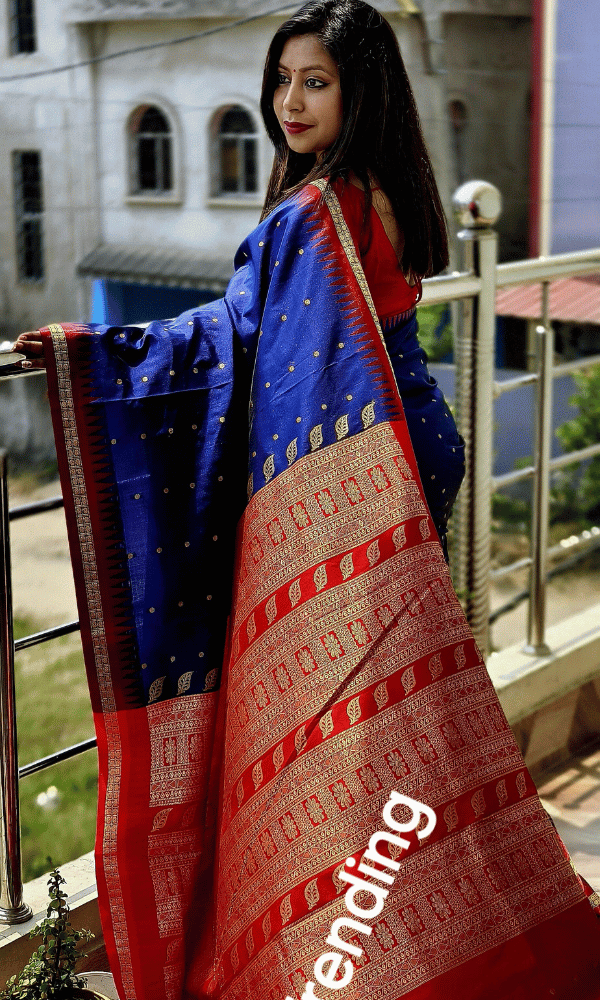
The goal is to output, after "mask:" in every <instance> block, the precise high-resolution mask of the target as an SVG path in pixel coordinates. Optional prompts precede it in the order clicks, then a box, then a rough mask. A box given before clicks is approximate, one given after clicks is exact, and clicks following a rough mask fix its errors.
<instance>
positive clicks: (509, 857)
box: [43, 185, 600, 1000]
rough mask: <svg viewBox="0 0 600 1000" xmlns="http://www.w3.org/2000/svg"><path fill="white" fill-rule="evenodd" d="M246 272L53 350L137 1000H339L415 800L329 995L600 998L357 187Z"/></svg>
mask: <svg viewBox="0 0 600 1000" xmlns="http://www.w3.org/2000/svg"><path fill="white" fill-rule="evenodd" d="M235 266H236V270H235V274H234V277H233V279H232V281H231V284H230V285H229V288H228V291H227V293H226V295H225V297H224V299H221V300H219V301H217V302H213V303H209V304H208V305H205V306H202V307H201V308H199V309H197V310H192V311H190V312H188V313H186V314H184V315H183V316H181V317H179V318H178V319H176V320H174V321H165V322H160V323H159V322H156V323H152V324H150V326H149V327H148V328H147V329H145V330H144V329H138V328H135V327H127V328H115V327H84V326H77V325H71V326H61V325H53V326H51V327H49V328H48V329H47V330H45V331H43V337H44V341H45V344H46V357H47V367H48V378H49V386H50V395H51V404H52V409H53V418H54V424H55V432H56V439H57V447H58V453H59V464H60V469H61V475H62V479H63V484H64V493H65V508H66V513H67V519H68V526H69V533H70V543H71V548H72V556H73V565H74V572H75V576H76V584H77V591H78V602H79V611H80V618H81V626H82V640H83V645H84V650H85V658H86V666H87V671H88V679H89V685H90V692H91V699H92V708H93V713H94V721H95V726H96V733H97V738H98V754H99V767H100V785H99V804H98V832H97V842H96V857H97V878H98V892H99V901H100V908H101V915H102V922H103V928H104V934H105V941H106V945H107V950H108V953H109V956H110V961H111V967H112V971H113V973H114V976H115V979H116V982H117V985H118V988H119V992H120V995H121V997H122V998H123V1000H134V998H137V1000H183V998H185V1000H192V998H193V1000H198V998H201V997H206V998H213V997H214V998H219V1000H221V998H223V1000H246V998H250V997H252V998H253V1000H284V998H286V997H290V998H292V1000H299V998H301V997H303V996H309V995H310V991H309V992H308V993H307V992H306V991H307V985H306V984H307V983H309V984H310V983H314V980H315V963H316V962H317V961H318V959H319V956H322V955H323V953H324V952H327V951H328V949H329V948H330V946H329V945H328V944H326V940H327V937H328V935H329V934H330V932H331V928H332V925H333V923H334V921H336V920H338V919H340V918H344V917H347V916H348V909H347V904H346V903H345V899H346V896H345V893H346V892H347V890H348V877H347V876H348V873H349V871H351V870H352V868H353V865H356V864H357V863H358V862H359V861H360V860H361V858H362V857H363V855H364V852H365V850H366V848H367V845H368V844H369V842H370V838H371V837H372V836H373V834H374V833H375V832H376V831H377V830H380V829H381V828H382V823H383V820H382V815H383V811H384V808H385V806H386V803H388V802H389V801H390V797H391V796H393V794H394V793H396V794H400V795H402V796H406V797H409V798H410V799H412V800H416V801H417V802H419V803H423V805H424V806H426V807H427V809H428V810H430V811H432V813H433V815H434V817H435V825H434V827H433V828H432V827H431V824H429V826H428V827H427V831H426V832H427V835H426V836H420V834H423V833H424V830H423V824H422V823H420V824H419V827H418V828H417V829H416V830H413V831H412V833H410V834H407V838H406V839H407V840H408V846H406V845H401V846H398V844H396V843H394V841H393V838H392V839H391V840H390V841H389V847H388V849H387V852H386V851H385V850H384V848H382V849H381V850H384V856H385V858H387V857H388V856H389V861H385V860H384V862H383V863H384V865H385V864H387V865H388V875H389V871H392V870H393V873H394V876H393V885H391V886H390V882H389V877H388V881H387V884H386V899H385V905H384V906H383V909H382V911H381V913H380V914H378V915H377V919H376V920H375V921H374V922H371V924H370V928H371V929H370V931H369V932H368V933H367V931H363V933H362V934H361V933H359V932H358V931H357V930H356V929H353V928H352V925H348V927H349V928H350V930H349V931H348V929H346V932H345V937H346V941H347V944H348V947H346V950H345V951H344V949H343V948H342V952H341V955H342V959H343V960H348V959H349V958H351V967H350V981H348V982H346V983H345V984H344V982H343V981H342V979H341V975H342V974H341V972H340V974H339V975H338V976H337V978H336V976H335V975H333V974H332V975H331V976H330V979H329V980H328V981H329V983H330V985H329V986H328V987H327V988H325V987H324V986H322V985H317V986H316V987H315V989H316V994H314V993H313V994H312V995H316V996H318V997H320V998H321V1000H325V998H328V997H330V996H332V995H335V994H338V995H339V997H340V1000H359V998H363V997H369V998H372V1000H376V998H380V1000H399V998H408V1000H448V998H453V1000H454V998H456V1000H458V998H459V997H460V998H461V1000H484V998H485V1000H525V998H527V1000H531V998H538V997H556V998H563V1000H566V998H570V997H577V998H578V1000H592V998H597V997H599V996H600V964H599V962H600V954H599V950H598V945H599V943H600V927H599V925H598V921H597V918H596V916H595V914H594V912H593V910H592V907H591V905H590V902H589V901H588V899H587V898H586V895H585V893H584V891H583V888H582V885H581V883H580V881H579V879H578V877H577V876H576V874H575V873H574V871H573V869H572V867H571V865H570V863H569V859H568V858H567V857H566V856H565V853H564V851H563V849H562V847H561V844H560V841H559V840H558V838H557V836H556V834H555V832H554V829H553V827H552V825H551V823H550V821H549V819H548V817H547V816H546V814H545V812H544V810H543V809H542V808H541V806H540V803H539V800H538V798H537V795H536V792H535V787H534V785H533V783H532V781H531V778H530V776H529V774H528V772H527V770H526V768H525V766H524V763H523V760H522V757H521V755H520V753H519V751H518V748H517V746H516V744H515V741H514V738H513V735H512V732H511V730H510V728H509V726H508V724H507V722H506V719H505V717H504V715H503V713H502V710H501V708H500V706H499V703H498V700H497V697H496V694H495V692H494V689H493V687H492V684H491V682H490V680H489V677H488V675H487V673H486V669H485V666H484V663H483V662H482V657H481V655H480V653H479V650H478V649H477V646H476V644H475V642H474V640H473V637H472V635H471V632H470V630H469V628H468V625H467V623H466V621H465V618H464V614H463V612H462V610H461V607H460V604H459V603H458V600H457V598H456V596H455V594H454V591H453V588H452V584H451V581H450V577H449V572H448V568H447V566H446V563H445V560H444V556H443V553H442V549H441V546H440V544H439V541H438V538H437V535H436V533H435V530H434V527H433V523H432V520H431V517H430V514H429V511H428V509H427V506H426V504H425V501H424V498H423V489H422V485H421V482H420V480H419V475H418V470H417V467H416V463H415V460H414V455H413V450H412V447H411V442H410V438H409V435H408V432H407V428H406V422H405V420H404V416H403V412H402V405H401V401H400V398H399V395H398V392H397V388H396V385H395V382H394V378H393V373H392V369H391V366H390V362H389V359H388V357H387V354H386V350H385V346H384V343H383V340H382V336H381V331H380V328H379V325H378V322H377V317H376V315H375V312H374V309H373V305H372V302H371V298H370V294H369V289H368V287H367V285H366V282H365V279H364V275H363V273H362V270H361V267H360V263H359V260H358V258H357V256H356V251H355V248H354V244H353V242H352V239H351V237H350V235H349V233H348V230H347V228H346V226H345V223H344V219H343V216H342V214H341V211H340V209H339V203H338V202H337V199H336V197H335V194H334V193H333V192H332V191H331V190H330V189H326V188H324V187H323V186H321V187H319V186H316V185H315V186H310V187H307V188H306V189H305V190H304V191H303V192H302V194H301V195H300V196H297V197H296V198H295V199H291V200H290V201H288V202H285V203H283V204H282V205H281V206H279V208H277V209H276V210H275V211H274V212H273V213H272V214H271V215H270V216H269V218H268V219H266V220H265V221H264V222H263V223H262V224H261V225H260V226H259V227H258V228H257V229H256V230H255V231H254V232H253V233H252V234H251V235H250V236H249V237H248V239H247V240H246V241H245V242H244V244H242V246H241V248H240V250H239V251H238V254H237V256H236V261H235ZM395 815H396V818H397V819H398V818H399V819H400V820H402V819H403V818H404V820H406V811H404V813H403V812H402V808H400V810H399V811H398V812H396V814H395ZM423 818H424V817H421V819H423ZM408 826H410V824H407V825H405V827H404V829H407V828H408ZM363 870H364V869H363ZM382 871H385V868H382V867H381V864H380V866H379V867H377V866H375V868H374V869H373V872H374V874H372V875H369V874H366V875H364V876H363V877H364V879H365V880H366V882H368V883H374V882H375V881H376V879H377V878H378V877H379V879H380V882H381V881H385V879H383V878H382V877H381V875H380V874H379V875H378V874H377V873H378V872H379V873H381V872H382ZM368 895H369V892H368V891H366V890H365V889H363V892H362V893H360V892H359V893H358V896H357V898H359V897H361V896H363V897H364V898H365V899H366V897H368ZM363 905H366V904H364V902H363ZM352 948H353V950H352ZM322 968H323V966H321V969H322ZM346 968H348V967H346ZM330 971H331V970H330ZM345 980H347V976H346V977H345ZM320 982H321V980H319V983H320ZM308 989H310V988H308ZM331 991H333V993H332V992H331Z"/></svg>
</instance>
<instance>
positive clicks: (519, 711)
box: [487, 605, 600, 726]
mask: <svg viewBox="0 0 600 1000" xmlns="http://www.w3.org/2000/svg"><path fill="white" fill-rule="evenodd" d="M546 642H547V644H548V646H549V647H550V649H551V653H550V654H549V655H546V656H531V655H529V654H527V653H524V652H523V645H524V643H523V642H522V641H521V642H520V643H518V644H516V645H514V646H510V647H509V648H508V649H503V650H502V652H500V653H492V655H491V656H490V657H489V660H488V664H487V666H488V670H489V673H490V676H491V678H492V681H493V683H494V687H495V688H496V691H497V692H498V697H499V699H500V703H501V705H502V708H503V709H504V712H505V713H506V717H507V719H508V721H509V722H510V724H511V726H515V725H517V724H518V723H519V722H521V721H522V720H523V719H525V718H527V717H528V716H530V715H532V714H533V713H534V712H538V711H540V709H542V708H545V707H546V706H547V705H550V704H552V703H553V702H556V701H559V700H561V699H562V698H564V696H565V695H568V694H569V693H570V692H572V691H575V690H578V689H579V688H581V687H583V686H584V685H585V684H589V683H590V682H592V681H595V680H597V679H598V678H600V605H596V606H595V607H593V608H589V609H588V610H587V611H582V612H581V613H580V614H578V615H573V616H572V617H571V618H567V619H565V620H564V621H563V622H561V623H560V624H559V625H554V626H553V627H552V628H549V629H548V632H547V637H546Z"/></svg>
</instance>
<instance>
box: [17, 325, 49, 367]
mask: <svg viewBox="0 0 600 1000" xmlns="http://www.w3.org/2000/svg"><path fill="white" fill-rule="evenodd" d="M13 351H15V352H16V353H17V354H24V355H25V361H21V362H20V364H21V368H45V367H46V362H45V361H44V348H43V345H42V338H41V336H40V331H39V330H29V331H28V332H27V333H20V334H19V336H18V338H17V340H16V341H15V343H14V346H13Z"/></svg>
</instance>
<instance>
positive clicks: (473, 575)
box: [453, 181, 501, 656]
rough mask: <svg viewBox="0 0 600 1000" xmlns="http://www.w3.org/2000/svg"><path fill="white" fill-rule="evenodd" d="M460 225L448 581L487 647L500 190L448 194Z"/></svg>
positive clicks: (484, 186) (469, 186) (471, 186)
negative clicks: (458, 439) (458, 467)
mask: <svg viewBox="0 0 600 1000" xmlns="http://www.w3.org/2000/svg"><path fill="white" fill-rule="evenodd" d="M453 203H454V208H455V211H456V213H457V216H458V219H459V221H460V222H461V223H462V225H463V226H464V227H465V228H464V229H463V230H461V232H459V234H458V239H459V240H460V242H461V243H462V246H463V253H464V258H465V259H464V265H465V270H470V271H472V272H473V273H474V274H475V275H476V276H477V277H479V278H480V279H481V291H480V292H479V294H478V295H477V296H475V297H474V298H472V299H463V300H462V303H461V316H460V322H459V326H458V330H457V336H456V341H455V363H456V410H457V422H458V426H459V429H460V432H461V434H462V435H463V437H464V438H465V443H466V473H465V482H464V484H463V486H462V489H461V492H460V494H459V499H458V503H457V510H456V513H455V515H454V529H455V534H456V545H455V557H454V560H453V575H454V582H455V585H456V589H457V591H458V594H459V596H460V598H461V600H462V602H463V607H464V609H465V613H466V615H467V619H468V621H469V624H470V625H471V628H472V629H473V634H474V636H475V639H476V641H477V643H478V645H479V647H480V649H481V651H482V653H483V655H484V656H485V655H486V654H487V652H488V645H489V605H490V599H489V578H490V533H491V502H490V492H491V478H492V431H493V422H492V421H493V384H494V342H495V326H496V319H495V314H496V309H495V298H496V266H497V260H498V248H497V247H498V238H497V235H496V232H495V231H494V229H492V226H493V225H494V223H495V222H496V220H497V219H498V217H499V215H500V210H501V197H500V192H499V191H498V189H497V188H496V187H494V185H493V184H488V183H487V182H486V181H469V182H468V183H466V184H462V185H461V187H459V188H458V190H457V191H456V192H455V194H454V198H453Z"/></svg>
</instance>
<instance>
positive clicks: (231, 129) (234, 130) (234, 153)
mask: <svg viewBox="0 0 600 1000" xmlns="http://www.w3.org/2000/svg"><path fill="white" fill-rule="evenodd" d="M257 152H258V143H257V135H256V129H255V127H254V123H253V121H252V118H251V116H250V115H249V114H248V112H247V111H245V110H244V108H240V107H238V106H237V105H234V106H233V107H231V108H228V110H227V111H225V113H224V114H223V116H222V118H221V121H220V123H219V131H218V158H219V181H218V191H217V192H216V193H217V194H232V193H244V194H249V193H252V192H254V191H256V190H257V189H258V155H257Z"/></svg>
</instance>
